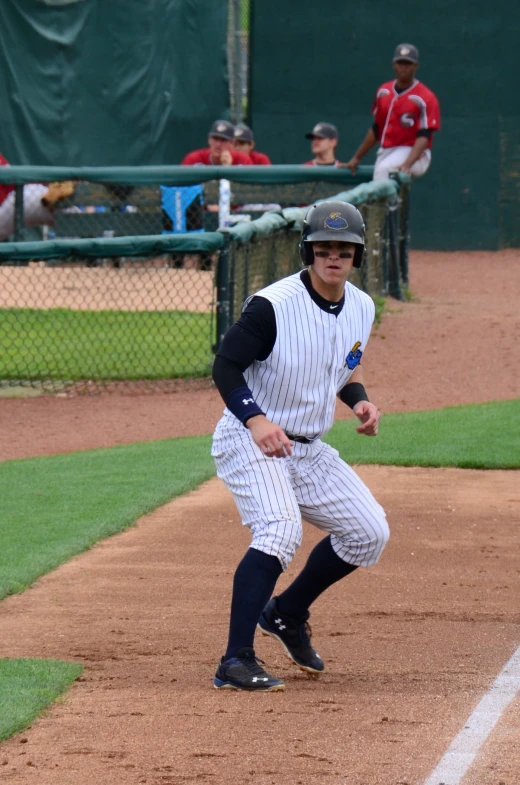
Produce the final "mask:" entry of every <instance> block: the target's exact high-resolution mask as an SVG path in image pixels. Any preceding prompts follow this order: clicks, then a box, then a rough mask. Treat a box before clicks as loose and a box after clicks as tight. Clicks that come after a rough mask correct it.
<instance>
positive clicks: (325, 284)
mask: <svg viewBox="0 0 520 785" xmlns="http://www.w3.org/2000/svg"><path fill="white" fill-rule="evenodd" d="M312 246H313V251H314V263H313V264H312V265H311V266H310V267H309V273H310V276H311V281H312V285H313V286H314V288H315V289H316V291H317V292H318V294H321V295H322V296H323V297H325V298H326V299H327V300H332V301H334V300H340V299H341V297H342V294H343V289H344V287H345V283H346V281H347V279H348V277H349V275H350V272H351V270H352V267H353V265H354V250H355V246H354V245H353V244H352V243H343V242H330V243H329V242H321V243H318V242H316V243H312ZM323 252H328V253H327V256H321V255H320V253H323ZM347 252H348V254H349V255H348V257H347V258H344V256H343V255H344V254H345V253H347ZM340 253H341V254H342V256H340ZM320 290H321V291H320Z"/></svg>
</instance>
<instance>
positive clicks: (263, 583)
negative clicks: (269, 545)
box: [224, 548, 282, 659]
mask: <svg viewBox="0 0 520 785" xmlns="http://www.w3.org/2000/svg"><path fill="white" fill-rule="evenodd" d="M281 573H282V565H281V564H280V561H279V559H278V558H277V557H276V556H269V555H268V554H267V553H263V552H262V551H257V550H255V549H254V548H249V550H248V551H247V552H246V555H245V556H244V558H243V559H242V561H241V562H240V564H239V565H238V567H237V569H236V572H235V577H234V579H233V598H232V600H231V618H230V622H229V640H228V647H227V650H226V653H225V655H224V657H225V659H229V657H233V656H234V655H235V654H236V652H237V651H238V649H242V648H244V647H246V646H250V647H251V648H252V647H253V641H254V638H255V630H256V625H257V623H258V619H259V618H260V614H261V613H262V611H263V609H264V606H265V605H266V603H267V602H268V601H269V599H270V597H271V594H272V593H273V591H274V587H275V586H276V581H277V580H278V578H279V577H280V575H281Z"/></svg>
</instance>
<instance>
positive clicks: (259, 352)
mask: <svg viewBox="0 0 520 785" xmlns="http://www.w3.org/2000/svg"><path fill="white" fill-rule="evenodd" d="M275 341H276V317H275V314H274V308H273V306H272V304H271V303H270V302H269V300H266V299H265V297H253V298H252V300H251V301H250V302H249V303H248V305H247V306H246V308H245V309H244V311H243V312H242V315H241V316H240V318H239V319H238V321H237V322H235V324H234V325H233V326H232V327H230V329H229V330H228V331H227V333H226V334H225V336H224V338H223V340H222V344H221V346H220V348H219V350H218V352H217V356H216V357H215V361H214V363H213V374H212V375H213V381H214V382H215V385H216V387H217V390H218V391H219V393H220V395H221V396H222V398H223V400H224V403H225V404H226V406H227V407H228V408H229V409H230V411H231V412H233V414H234V415H235V417H237V418H238V419H239V420H241V422H243V423H244V424H245V422H247V420H248V419H249V417H252V416H254V415H255V414H263V412H262V410H261V409H260V408H259V407H258V406H257V405H256V403H254V402H253V403H252V402H251V400H252V394H251V391H250V390H249V388H248V387H247V385H246V381H245V379H244V371H245V370H246V368H249V366H250V365H252V364H253V363H254V362H255V360H265V359H267V357H269V355H270V354H271V352H272V350H273V346H274V344H275ZM245 402H247V403H245Z"/></svg>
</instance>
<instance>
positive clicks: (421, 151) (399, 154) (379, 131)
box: [339, 44, 441, 180]
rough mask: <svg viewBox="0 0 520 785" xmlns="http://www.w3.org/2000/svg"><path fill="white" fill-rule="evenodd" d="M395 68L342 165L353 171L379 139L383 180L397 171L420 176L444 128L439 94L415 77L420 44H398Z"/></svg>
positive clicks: (377, 172)
mask: <svg viewBox="0 0 520 785" xmlns="http://www.w3.org/2000/svg"><path fill="white" fill-rule="evenodd" d="M393 67H394V73H395V75H396V79H394V80H392V81H390V82H385V83H384V84H382V85H381V86H380V87H379V88H378V90H377V93H376V97H375V99H374V103H373V105H372V114H373V115H374V123H373V125H372V127H371V128H369V130H368V131H367V134H366V136H365V138H364V140H363V142H362V143H361V145H360V146H359V148H358V150H357V151H356V153H355V154H354V155H353V156H352V158H351V159H350V161H347V163H345V164H340V165H339V166H340V167H342V168H346V169H351V171H352V174H355V173H356V169H357V166H358V164H359V162H360V161H361V159H362V158H363V156H364V155H365V153H368V151H369V150H371V149H372V147H373V146H374V145H375V144H377V142H378V141H379V143H380V147H379V150H378V153H377V158H376V163H375V166H374V180H383V179H385V178H387V177H388V175H389V173H390V172H391V171H396V170H397V171H401V172H406V173H407V174H410V175H412V176H413V177H420V176H421V175H423V174H424V173H425V172H426V171H427V169H428V168H429V166H430V163H431V157H432V153H431V148H432V142H433V133H434V131H438V130H439V129H440V127H441V115H440V109H439V102H438V100H437V97H436V96H435V95H434V93H432V91H431V90H429V89H428V88H427V87H426V85H424V84H422V82H419V80H418V79H416V78H415V72H416V71H417V69H418V68H419V50H418V49H417V47H415V46H413V44H399V45H398V46H397V47H396V49H395V52H394V58H393Z"/></svg>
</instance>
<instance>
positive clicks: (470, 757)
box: [424, 647, 520, 785]
mask: <svg viewBox="0 0 520 785" xmlns="http://www.w3.org/2000/svg"><path fill="white" fill-rule="evenodd" d="M519 689H520V647H519V648H518V649H517V650H516V652H515V653H514V654H513V656H512V657H511V659H510V660H508V662H506V664H505V665H504V667H503V669H502V670H501V672H500V673H499V675H498V676H497V678H496V679H495V681H494V682H493V684H492V686H491V688H490V689H489V691H488V692H487V693H486V694H485V695H484V697H483V698H482V700H481V701H480V703H479V704H478V706H477V708H476V709H475V711H474V712H473V714H471V716H470V717H469V719H468V720H467V722H466V723H465V725H464V727H463V728H462V730H461V731H460V732H459V733H458V734H457V736H455V738H454V739H453V741H452V743H451V745H450V747H449V749H448V750H447V752H446V754H445V755H444V757H443V758H442V759H441V761H440V763H439V765H438V766H436V767H435V769H434V770H433V771H432V773H431V774H430V776H429V777H428V779H427V780H426V782H425V783H424V785H459V783H460V781H461V780H462V778H463V777H464V775H465V774H466V772H467V770H468V769H469V767H470V766H471V764H472V763H473V761H474V760H475V757H476V755H477V752H478V751H479V749H480V747H481V746H482V744H483V743H484V742H485V740H486V739H487V737H488V736H489V734H490V733H491V731H492V730H493V728H494V727H495V725H496V724H497V722H498V720H499V719H500V717H501V716H502V714H503V713H504V711H505V710H506V709H507V707H508V706H509V704H510V703H511V701H512V700H513V698H514V697H515V695H516V693H517V692H518V690H519Z"/></svg>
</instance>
